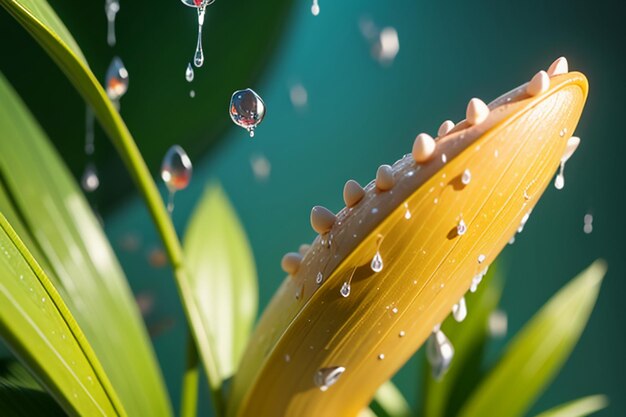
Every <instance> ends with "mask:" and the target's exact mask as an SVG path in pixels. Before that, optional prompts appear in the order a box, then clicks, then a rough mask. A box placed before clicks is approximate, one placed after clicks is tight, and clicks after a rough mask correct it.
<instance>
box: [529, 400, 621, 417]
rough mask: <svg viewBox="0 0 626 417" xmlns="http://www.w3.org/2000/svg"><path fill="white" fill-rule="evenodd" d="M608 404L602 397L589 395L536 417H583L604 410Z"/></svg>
mask: <svg viewBox="0 0 626 417" xmlns="http://www.w3.org/2000/svg"><path fill="white" fill-rule="evenodd" d="M608 404H609V402H608V399H607V398H606V397H605V396H604V395H591V396H589V397H584V398H579V399H577V400H574V401H570V402H568V403H566V404H563V405H559V406H558V407H555V408H552V409H550V410H548V411H544V412H543V413H541V414H539V415H538V416H537V417H585V416H588V415H590V414H593V413H595V412H596V411H600V410H602V409H603V408H606V406H607V405H608Z"/></svg>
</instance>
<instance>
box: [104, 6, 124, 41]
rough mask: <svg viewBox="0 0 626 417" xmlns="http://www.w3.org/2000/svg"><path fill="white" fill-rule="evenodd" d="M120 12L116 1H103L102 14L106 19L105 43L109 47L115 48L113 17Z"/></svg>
mask: <svg viewBox="0 0 626 417" xmlns="http://www.w3.org/2000/svg"><path fill="white" fill-rule="evenodd" d="M119 11H120V3H119V2H118V0H105V2H104V13H105V14H106V17H107V22H108V24H107V43H108V44H109V46H115V42H116V40H115V16H116V15H117V12H119Z"/></svg>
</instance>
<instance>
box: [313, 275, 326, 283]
mask: <svg viewBox="0 0 626 417" xmlns="http://www.w3.org/2000/svg"><path fill="white" fill-rule="evenodd" d="M322 281H324V275H322V273H321V272H318V273H317V276H316V277H315V283H316V284H321V283H322Z"/></svg>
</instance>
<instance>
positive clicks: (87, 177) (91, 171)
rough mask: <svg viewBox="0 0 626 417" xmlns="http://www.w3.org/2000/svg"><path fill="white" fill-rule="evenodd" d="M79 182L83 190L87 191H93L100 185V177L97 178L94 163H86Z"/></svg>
mask: <svg viewBox="0 0 626 417" xmlns="http://www.w3.org/2000/svg"><path fill="white" fill-rule="evenodd" d="M80 184H81V186H82V187H83V190H85V191H87V192H88V193H91V192H94V191H95V190H97V189H98V187H99V186H100V178H98V171H97V170H96V166H95V165H94V164H88V165H87V167H86V168H85V172H84V173H83V177H82V178H81V180H80Z"/></svg>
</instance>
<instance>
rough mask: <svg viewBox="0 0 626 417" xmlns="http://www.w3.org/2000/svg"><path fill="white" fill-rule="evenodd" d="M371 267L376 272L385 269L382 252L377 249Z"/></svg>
mask: <svg viewBox="0 0 626 417" xmlns="http://www.w3.org/2000/svg"><path fill="white" fill-rule="evenodd" d="M370 267H371V268H372V271H374V272H380V271H382V270H383V258H382V256H380V252H379V251H376V254H375V255H374V257H373V258H372V262H371V263H370Z"/></svg>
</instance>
